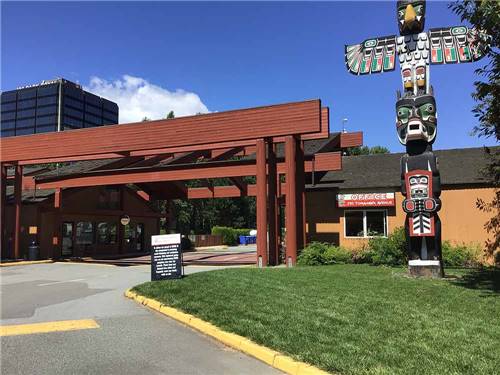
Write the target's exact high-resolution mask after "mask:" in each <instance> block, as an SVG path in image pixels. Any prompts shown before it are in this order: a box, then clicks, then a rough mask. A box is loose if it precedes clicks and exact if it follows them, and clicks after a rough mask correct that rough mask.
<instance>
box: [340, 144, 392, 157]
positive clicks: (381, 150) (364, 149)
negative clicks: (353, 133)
mask: <svg viewBox="0 0 500 375" xmlns="http://www.w3.org/2000/svg"><path fill="white" fill-rule="evenodd" d="M347 153H348V155H373V154H388V153H390V151H389V149H388V148H387V147H384V146H373V147H368V146H361V147H360V146H357V147H351V148H349V149H348V150H347Z"/></svg>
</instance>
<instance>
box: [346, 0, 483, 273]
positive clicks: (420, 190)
mask: <svg viewBox="0 0 500 375" xmlns="http://www.w3.org/2000/svg"><path fill="white" fill-rule="evenodd" d="M425 5H426V4H425V1H423V0H401V1H398V2H397V5H396V7H397V20H398V26H399V33H400V36H396V35H392V36H385V37H380V38H373V39H367V40H365V41H364V42H363V43H361V44H356V45H351V46H346V48H345V62H346V66H347V69H348V70H349V71H350V72H351V73H353V74H355V75H365V74H372V73H382V72H387V71H392V70H394V69H395V58H396V55H397V56H398V58H399V65H400V69H401V78H402V83H403V93H402V94H401V93H400V92H399V91H398V93H397V99H398V100H397V102H396V113H397V116H396V128H397V133H398V138H399V141H400V142H401V144H403V145H404V146H406V154H405V155H403V157H402V158H401V192H402V194H403V196H404V197H405V199H404V200H403V210H404V211H405V212H406V222H405V230H406V238H407V248H408V259H409V262H408V266H409V272H410V274H411V275H413V276H431V277H442V276H443V266H442V261H441V221H440V219H439V216H438V214H437V213H438V211H439V210H440V208H441V200H440V199H439V196H440V194H441V183H440V176H439V169H438V161H437V158H436V156H435V155H434V153H433V152H432V144H433V143H434V140H435V139H436V133H437V112H436V101H435V99H434V93H433V89H432V86H431V85H430V81H429V73H430V71H429V65H430V64H432V65H434V64H457V63H466V62H474V61H477V60H479V59H480V58H481V57H482V56H483V55H484V52H485V49H486V48H487V39H488V37H487V35H485V34H483V33H481V32H479V31H478V30H476V29H474V28H468V27H465V26H458V27H448V28H439V29H430V30H429V31H428V32H424V31H423V30H424V23H425Z"/></svg>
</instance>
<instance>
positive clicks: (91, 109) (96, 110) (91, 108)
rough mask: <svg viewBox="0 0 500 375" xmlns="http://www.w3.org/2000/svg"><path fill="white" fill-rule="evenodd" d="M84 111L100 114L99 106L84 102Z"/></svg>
mask: <svg viewBox="0 0 500 375" xmlns="http://www.w3.org/2000/svg"><path fill="white" fill-rule="evenodd" d="M85 112H89V113H92V114H93V115H96V116H102V110H101V108H99V107H94V106H93V105H89V104H85Z"/></svg>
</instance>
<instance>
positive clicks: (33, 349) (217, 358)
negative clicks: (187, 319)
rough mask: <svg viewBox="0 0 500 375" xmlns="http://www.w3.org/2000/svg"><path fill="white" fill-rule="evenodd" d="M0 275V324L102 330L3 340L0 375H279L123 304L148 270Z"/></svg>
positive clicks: (85, 267) (57, 269) (99, 268)
mask: <svg viewBox="0 0 500 375" xmlns="http://www.w3.org/2000/svg"><path fill="white" fill-rule="evenodd" d="M213 269H215V268H214V267H201V266H198V267H189V266H188V267H186V269H185V270H186V274H190V273H193V272H200V271H207V270H213ZM0 276H1V280H0V282H1V299H2V301H1V302H2V304H1V315H0V318H1V320H0V323H1V324H2V325H20V324H28V323H38V322H53V321H63V320H73V319H94V320H95V321H96V323H97V324H98V326H99V327H98V328H96V329H84V330H74V331H67V332H50V333H38V334H28V335H22V336H8V337H1V340H0V345H1V352H2V361H1V368H0V370H1V373H2V374H34V373H36V374H69V373H71V374H89V373H92V374H102V373H106V374H120V375H123V374H138V373H148V374H149V373H151V374H279V373H280V372H279V371H277V370H275V369H273V368H271V367H269V366H267V365H265V364H264V363H262V362H259V361H257V360H255V359H253V358H251V357H248V356H246V355H244V354H242V353H240V352H237V351H234V350H232V349H229V348H227V347H225V346H223V345H221V344H219V343H217V342H215V341H213V340H212V339H209V338H207V337H205V336H203V335H201V334H199V333H197V332H195V331H193V330H191V329H190V328H187V327H185V326H183V325H181V324H179V323H177V322H175V321H173V320H171V319H169V318H167V317H165V316H162V315H159V314H157V313H155V312H152V311H150V310H148V309H145V308H144V307H143V306H139V305H137V304H136V303H135V302H133V301H130V300H128V299H126V298H125V297H124V296H123V293H124V291H125V290H126V289H128V288H130V287H132V286H133V285H136V284H139V283H142V282H145V281H149V279H150V267H149V266H135V267H115V266H109V265H108V266H103V265H97V264H75V263H53V264H38V265H27V266H22V267H8V268H4V269H1V270H0ZM173 282H176V281H173Z"/></svg>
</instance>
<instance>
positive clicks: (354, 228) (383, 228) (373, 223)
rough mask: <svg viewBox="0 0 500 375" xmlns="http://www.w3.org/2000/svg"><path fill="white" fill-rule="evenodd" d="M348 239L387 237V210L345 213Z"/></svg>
mask: <svg viewBox="0 0 500 375" xmlns="http://www.w3.org/2000/svg"><path fill="white" fill-rule="evenodd" d="M344 217H345V221H344V228H345V231H344V232H345V236H346V237H376V236H384V237H385V236H387V211H386V210H355V211H354V210H353V211H345V215H344Z"/></svg>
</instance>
